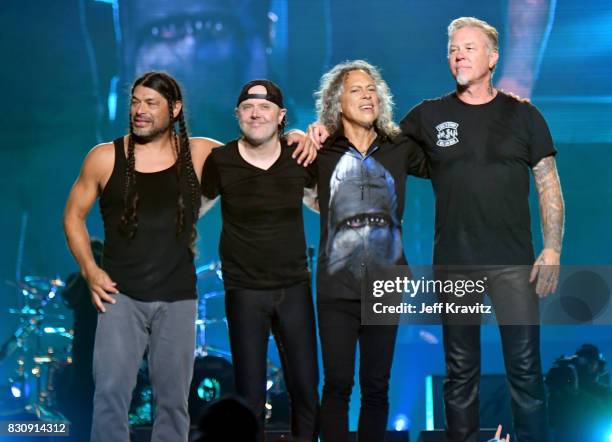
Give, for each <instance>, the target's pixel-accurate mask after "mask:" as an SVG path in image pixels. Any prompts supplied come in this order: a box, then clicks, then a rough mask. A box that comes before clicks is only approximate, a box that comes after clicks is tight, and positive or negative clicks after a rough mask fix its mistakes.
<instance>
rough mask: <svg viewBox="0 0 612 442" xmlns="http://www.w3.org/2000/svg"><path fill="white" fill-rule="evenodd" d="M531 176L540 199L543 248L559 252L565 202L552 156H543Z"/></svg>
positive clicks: (561, 240)
mask: <svg viewBox="0 0 612 442" xmlns="http://www.w3.org/2000/svg"><path fill="white" fill-rule="evenodd" d="M532 170H533V177H534V179H535V185H536V189H537V191H538V196H539V200H540V217H541V224H542V235H543V236H544V248H550V249H554V250H555V251H557V252H558V253H561V244H562V242H563V227H564V221H565V204H564V202H563V195H562V194H561V183H560V182H559V175H558V174H557V164H556V163H555V158H554V157H553V156H548V157H545V158H543V159H542V160H540V161H539V162H538V164H536V165H535V167H533V169H532Z"/></svg>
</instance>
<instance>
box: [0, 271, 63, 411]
mask: <svg viewBox="0 0 612 442" xmlns="http://www.w3.org/2000/svg"><path fill="white" fill-rule="evenodd" d="M8 284H9V285H11V286H13V287H14V288H15V289H16V290H17V292H18V296H19V298H18V300H19V302H18V304H19V305H20V306H19V307H15V308H9V309H8V313H9V315H11V316H13V317H15V318H16V319H17V326H16V328H15V331H14V332H13V333H12V334H11V335H10V336H9V337H8V338H7V339H6V340H5V341H4V342H2V345H1V346H0V364H1V363H4V362H11V363H12V364H13V366H14V367H13V369H12V370H10V372H9V375H8V385H4V387H5V388H4V389H3V390H4V395H3V396H2V397H0V414H2V415H11V414H15V413H17V412H21V411H25V412H27V413H30V414H33V415H35V416H36V417H37V418H38V419H40V420H44V421H48V422H58V421H65V420H66V419H65V417H64V416H63V415H62V414H61V413H60V412H59V411H57V407H56V404H55V394H54V387H55V386H54V379H55V374H56V373H57V371H58V370H61V369H62V368H63V367H65V366H66V365H68V364H70V362H71V357H70V354H71V342H72V332H71V330H70V329H69V328H67V327H65V326H64V323H65V320H66V315H65V313H64V310H63V309H62V306H61V304H60V303H58V302H57V299H58V298H59V294H60V292H61V290H62V288H63V287H65V283H64V281H62V280H61V279H60V278H44V277H39V276H26V277H25V278H23V280H21V281H17V282H9V283H8Z"/></svg>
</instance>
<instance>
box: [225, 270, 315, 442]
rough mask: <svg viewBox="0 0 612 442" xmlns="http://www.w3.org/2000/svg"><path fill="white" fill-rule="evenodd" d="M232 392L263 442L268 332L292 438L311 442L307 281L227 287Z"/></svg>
mask: <svg viewBox="0 0 612 442" xmlns="http://www.w3.org/2000/svg"><path fill="white" fill-rule="evenodd" d="M225 308H226V312H227V324H228V328H229V336H230V346H231V350H232V362H233V365H234V376H235V379H236V391H237V392H238V394H239V395H240V396H242V397H243V398H244V399H245V400H246V401H247V403H248V404H249V405H250V406H251V408H252V409H253V411H254V412H255V415H256V417H257V420H258V422H259V425H260V433H259V438H260V440H263V431H264V418H265V404H266V383H267V355H268V339H269V336H270V330H271V331H272V333H273V335H274V338H275V340H276V345H277V346H278V352H279V354H280V357H281V363H282V366H283V375H284V379H285V384H286V385H287V390H288V392H289V396H290V399H291V433H292V435H293V438H294V440H296V439H297V440H303V441H316V440H317V436H318V415H319V393H318V390H317V388H318V384H319V368H318V365H317V340H316V332H315V318H314V308H313V304H312V295H311V293H310V286H309V285H308V283H306V282H305V283H300V284H297V285H293V286H290V287H286V288H281V289H275V290H249V289H238V290H234V289H230V290H227V292H226V295H225Z"/></svg>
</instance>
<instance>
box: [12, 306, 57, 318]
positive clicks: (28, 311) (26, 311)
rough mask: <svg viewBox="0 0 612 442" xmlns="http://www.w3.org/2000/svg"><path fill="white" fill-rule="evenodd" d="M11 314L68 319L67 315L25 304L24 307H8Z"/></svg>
mask: <svg viewBox="0 0 612 442" xmlns="http://www.w3.org/2000/svg"><path fill="white" fill-rule="evenodd" d="M8 312H9V314H11V315H19V316H24V317H25V316H29V317H36V316H40V317H41V318H43V317H44V318H45V319H60V320H62V319H66V315H58V314H49V313H46V312H45V311H43V309H39V308H31V307H28V306H25V307H24V308H21V309H19V308H9V309H8Z"/></svg>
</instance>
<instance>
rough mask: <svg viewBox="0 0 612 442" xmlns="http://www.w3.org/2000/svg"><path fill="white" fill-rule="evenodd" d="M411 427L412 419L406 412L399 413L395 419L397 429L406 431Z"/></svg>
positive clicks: (394, 423) (394, 426) (394, 425)
mask: <svg viewBox="0 0 612 442" xmlns="http://www.w3.org/2000/svg"><path fill="white" fill-rule="evenodd" d="M409 427H410V419H408V417H407V416H406V415H405V414H398V415H396V416H395V419H394V421H393V428H394V429H395V431H406V430H407V429H408V428H409Z"/></svg>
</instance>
